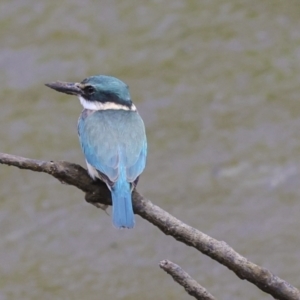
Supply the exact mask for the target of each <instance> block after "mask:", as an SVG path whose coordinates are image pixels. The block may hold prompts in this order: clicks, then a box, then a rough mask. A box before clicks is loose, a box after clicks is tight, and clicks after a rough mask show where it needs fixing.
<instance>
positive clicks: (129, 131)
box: [46, 75, 147, 228]
mask: <svg viewBox="0 0 300 300" xmlns="http://www.w3.org/2000/svg"><path fill="white" fill-rule="evenodd" d="M46 85H47V86H49V87H50V88H53V89H55V90H57V91H59V92H62V93H66V94H70V95H77V96H78V97H79V100H80V102H81V104H82V106H83V107H84V110H83V112H82V113H81V115H80V117H79V120H78V135H79V140H80V144H81V148H82V151H83V153H84V156H85V159H86V162H87V167H88V171H89V174H90V176H91V177H92V178H94V179H95V178H96V177H97V178H100V179H101V180H102V181H104V182H105V183H106V185H107V186H108V188H109V189H110V191H111V195H112V204H113V208H112V219H113V224H114V225H115V226H116V227H117V228H132V227H134V224H135V221H134V213H133V208H132V198H131V193H132V190H133V189H134V187H135V186H136V184H137V182H138V178H139V176H140V174H141V173H142V172H143V170H144V168H145V165H146V156H147V139H146V134H145V127H144V123H143V120H142V119H141V117H140V115H139V114H138V112H137V110H136V108H135V106H134V104H133V103H132V101H131V97H130V93H129V89H128V86H127V85H126V84H125V83H124V82H122V81H121V80H119V79H117V78H114V77H110V76H104V75H97V76H92V77H88V78H86V79H84V80H83V81H82V82H81V83H72V82H54V83H50V84H46Z"/></svg>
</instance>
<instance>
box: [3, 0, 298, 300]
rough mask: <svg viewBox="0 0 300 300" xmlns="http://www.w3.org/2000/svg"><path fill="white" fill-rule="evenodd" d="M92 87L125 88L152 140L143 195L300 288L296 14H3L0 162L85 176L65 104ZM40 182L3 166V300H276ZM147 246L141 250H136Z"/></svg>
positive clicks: (206, 9)
mask: <svg viewBox="0 0 300 300" xmlns="http://www.w3.org/2000/svg"><path fill="white" fill-rule="evenodd" d="M94 74H107V75H113V76H116V77H119V78H121V79H122V80H124V81H125V82H126V83H127V84H129V86H130V88H131V94H132V98H133V100H134V102H135V104H136V105H137V107H138V109H139V111H140V114H141V115H142V117H143V119H144V121H145V124H146V127H147V134H148V141H149V156H148V165H147V169H146V171H145V172H144V174H143V175H142V177H141V180H140V183H139V187H138V190H139V191H140V192H142V193H143V194H144V195H145V196H147V197H148V198H149V199H151V200H152V201H153V202H154V203H155V204H158V205H159V206H161V207H162V208H164V209H166V210H167V211H169V212H170V213H172V214H174V215H175V216H176V217H178V218H179V219H181V220H182V221H184V222H186V223H188V224H190V225H192V226H194V227H196V228H198V229H200V230H201V231H203V232H205V233H207V234H209V235H211V236H212V237H214V238H217V239H220V240H224V241H226V242H227V243H228V244H229V245H231V246H232V247H233V248H234V249H236V250H237V251H239V252H240V253H241V254H242V255H244V256H246V257H247V258H249V259H250V260H252V261H253V262H255V263H257V264H260V265H262V266H264V267H267V268H269V269H270V270H271V271H272V272H274V273H275V274H277V275H279V276H281V277H282V278H284V279H285V280H287V281H289V282H290V283H292V284H293V285H295V286H298V287H300V276H299V274H300V252H299V248H300V232H299V228H300V227H299V226H300V218H299V214H300V201H299V198H300V187H299V186H300V102H299V95H300V85H299V83H300V5H299V1H295V0H291V1H280V0H269V1H268V0H267V1H257V0H252V1H241V0H232V1H230V2H224V1H221V0H209V1H208V0H207V1H196V0H195V1H180V0H172V1H171V0H167V1H159V0H156V1H113V0H101V1H88V0H87V1H78V0H61V1H59V2H56V1H45V0H44V1H37V0H12V1H8V0H2V1H1V3H0V101H1V108H0V151H1V152H8V153H13V154H17V155H21V156H25V157H31V158H37V159H46V160H68V161H71V162H75V163H79V164H82V165H84V160H83V155H82V154H81V150H80V147H79V144H78V140H77V132H76V125H77V118H78V115H79V113H80V111H81V106H80V104H79V101H78V100H77V99H76V98H75V97H71V96H66V95H63V94H58V93H55V92H54V91H52V90H50V89H48V88H46V87H45V86H44V85H43V84H44V83H45V82H50V81H54V80H65V81H81V80H82V79H84V78H85V77H87V76H90V75H94ZM83 196H84V195H83V194H82V193H81V192H80V191H79V190H77V189H76V188H73V187H69V186H66V185H61V184H60V183H59V182H58V181H56V180H55V179H53V178H51V177H50V176H47V175H43V174H38V173H34V172H29V171H24V170H19V169H16V168H12V167H7V166H3V165H1V166H0V236H1V239H0V299H1V300H10V299H23V300H29V299H30V300H31V299H88V300H94V299H95V300H96V299H104V300H106V299H125V300H129V299H131V300H134V299H143V300H148V299H191V298H190V297H189V296H188V295H187V294H186V293H185V292H184V290H183V288H181V287H180V286H179V285H177V284H175V283H174V282H173V280H172V279H171V278H170V277H169V276H168V275H167V274H165V273H164V272H163V271H162V270H161V269H160V268H159V267H158V263H159V261H160V260H162V259H165V258H167V259H171V260H172V261H174V262H175V263H177V264H179V265H181V267H183V268H184V269H185V270H186V271H187V272H189V273H190V274H191V275H192V276H193V277H194V278H195V279H196V280H198V281H199V282H200V283H201V284H202V285H203V286H205V287H206V288H207V289H208V290H209V291H210V292H211V293H212V294H213V295H215V297H216V298H218V299H223V300H225V299H244V300H250V299H271V297H270V296H268V295H266V294H264V293H262V292H260V291H259V290H258V289H257V288H256V287H254V286H253V285H252V284H250V283H248V282H244V281H241V280H239V279H238V278H237V277H236V276H235V275H234V274H233V273H231V272H230V271H229V270H227V269H226V268H225V267H222V266H220V265H219V264H218V263H216V262H215V261H213V260H211V259H209V258H207V257H205V256H204V255H202V254H200V253H198V252H197V251H195V250H193V249H191V248H189V247H186V246H184V245H181V244H180V243H178V242H175V241H174V240H173V239H172V238H170V237H166V236H164V235H163V234H162V233H161V232H160V231H159V230H158V229H156V228H155V227H154V226H152V225H151V224H149V223H148V222H146V221H144V220H142V219H141V218H139V217H137V225H136V228H135V229H134V230H131V231H125V230H123V231H118V230H116V229H114V228H113V227H112V224H111V220H110V217H108V216H107V215H106V214H105V213H103V212H102V211H100V210H97V209H96V208H95V207H93V206H91V205H89V204H87V203H85V202H84V200H83ZM145 237H147V238H145Z"/></svg>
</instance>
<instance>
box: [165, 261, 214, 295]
mask: <svg viewBox="0 0 300 300" xmlns="http://www.w3.org/2000/svg"><path fill="white" fill-rule="evenodd" d="M159 266H160V267H161V268H162V269H163V270H164V271H166V272H167V273H168V274H169V275H171V276H172V277H173V279H174V280H175V281H176V282H177V283H179V284H180V285H182V286H183V287H184V289H185V290H186V291H187V293H188V294H189V295H191V296H193V297H195V298H196V299H198V300H215V297H214V296H213V295H211V294H210V293H209V292H208V291H207V290H206V289H205V288H204V287H202V286H201V285H200V284H199V283H198V282H197V281H196V280H195V279H193V278H192V277H191V276H190V275H189V274H188V273H186V272H185V271H184V270H183V269H182V268H180V267H179V266H178V265H176V264H174V263H173V262H171V261H169V260H167V259H166V260H162V261H161V262H160V263H159Z"/></svg>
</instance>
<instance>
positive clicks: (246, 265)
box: [0, 153, 300, 300]
mask: <svg viewBox="0 0 300 300" xmlns="http://www.w3.org/2000/svg"><path fill="white" fill-rule="evenodd" d="M0 163H1V164H5V165H9V166H15V167H18V168H20V169H27V170H32V171H35V172H44V173H47V174H50V175H52V176H53V177H55V178H57V179H58V180H59V181H61V182H63V183H66V184H69V185H73V186H76V187H77V188H79V189H80V190H82V191H83V192H85V194H86V195H85V199H86V201H88V202H90V203H101V204H104V205H110V204H111V198H110V192H109V191H108V189H107V187H106V185H105V184H104V183H102V182H100V181H98V182H94V181H92V179H91V178H90V177H89V175H88V173H87V171H86V170H85V169H84V168H82V167H81V166H79V165H76V164H73V163H69V162H66V161H41V160H35V159H29V158H24V157H20V156H15V155H10V154H6V153H0ZM133 208H134V212H135V213H136V214H138V215H140V216H141V217H142V218H144V219H146V220H147V221H149V222H150V223H152V224H153V225H155V226H157V227H158V228H159V229H160V230H161V231H162V232H164V233H165V234H166V235H170V236H172V237H174V238H175V239H176V240H177V241H180V242H182V243H184V244H186V245H188V246H191V247H194V248H196V249H197V250H199V251H200V252H202V253H203V254H205V255H207V256H209V257H211V258H212V259H214V260H216V261H218V262H219V263H221V264H222V265H224V266H226V267H227V268H228V269H230V270H231V271H233V272H234V273H235V274H236V275H237V276H238V277H239V278H241V279H244V280H248V281H249V282H251V283H253V284H254V285H256V286H257V287H258V288H259V289H261V290H262V291H264V292H266V293H268V294H270V295H272V296H273V297H274V298H275V299H282V300H299V299H300V292H299V290H298V289H296V288H295V287H294V286H292V285H291V284H289V283H288V282H286V281H284V280H283V279H281V278H279V277H278V276H276V275H274V274H272V273H271V272H270V271H269V270H267V269H266V268H263V267H260V266H258V265H256V264H254V263H252V262H251V261H249V260H248V259H247V258H245V257H243V256H242V255H240V254H239V253H237V252H236V251H234V250H233V249H232V248H231V247H230V246H228V245H227V244H226V243H225V242H223V241H218V240H215V239H213V238H211V237H210V236H208V235H206V234H204V233H202V232H201V231H199V230H197V229H195V228H193V227H191V226H189V225H187V224H185V223H183V222H181V221H180V220H178V219H176V218H175V217H173V216H172V215H170V214H169V213H168V212H166V211H164V210H163V209H161V208H160V207H158V206H157V205H154V204H153V203H152V202H151V201H149V200H147V199H146V198H144V197H143V196H142V195H141V194H140V193H138V192H137V191H136V190H135V191H133Z"/></svg>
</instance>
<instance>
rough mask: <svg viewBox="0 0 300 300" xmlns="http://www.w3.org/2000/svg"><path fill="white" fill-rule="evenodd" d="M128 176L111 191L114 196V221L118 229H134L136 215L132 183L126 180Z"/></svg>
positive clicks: (119, 179) (122, 178)
mask: <svg viewBox="0 0 300 300" xmlns="http://www.w3.org/2000/svg"><path fill="white" fill-rule="evenodd" d="M124 177H125V178H126V176H122V174H120V177H119V178H118V181H117V182H116V183H115V185H114V186H113V188H112V189H111V196H112V204H113V206H112V219H113V224H114V226H116V227H117V228H133V227H134V224H135V221H134V214H133V209H132V200H131V188H130V183H129V182H127V180H126V179H125V178H124Z"/></svg>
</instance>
